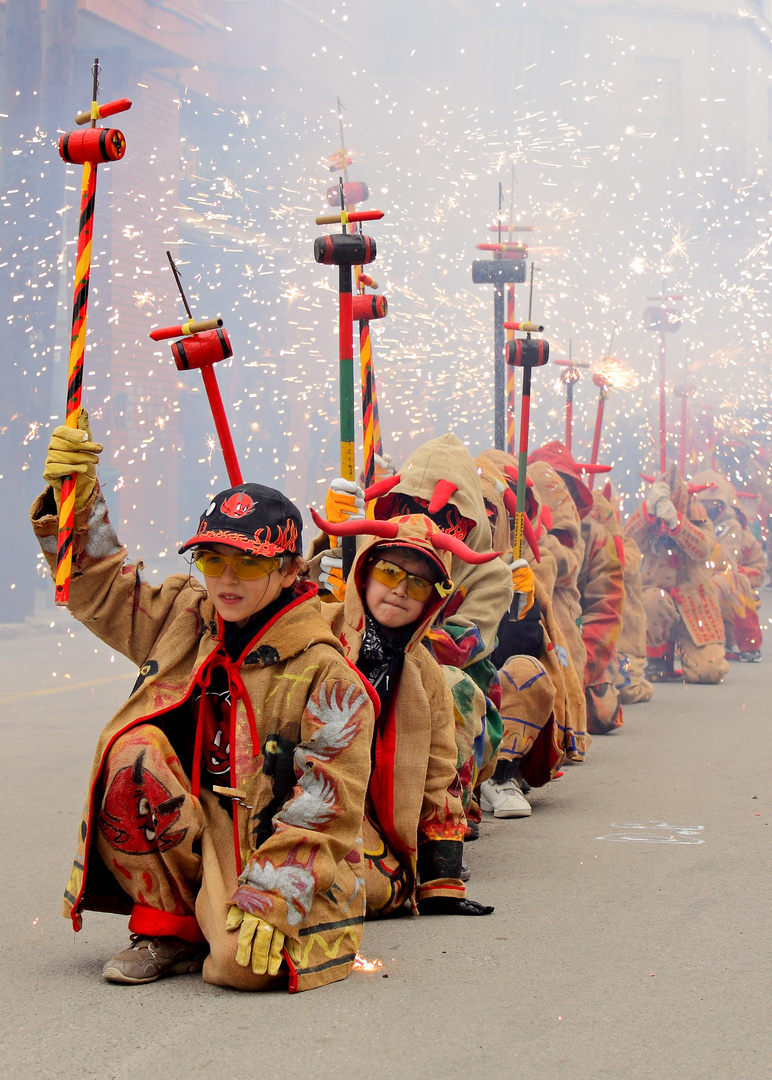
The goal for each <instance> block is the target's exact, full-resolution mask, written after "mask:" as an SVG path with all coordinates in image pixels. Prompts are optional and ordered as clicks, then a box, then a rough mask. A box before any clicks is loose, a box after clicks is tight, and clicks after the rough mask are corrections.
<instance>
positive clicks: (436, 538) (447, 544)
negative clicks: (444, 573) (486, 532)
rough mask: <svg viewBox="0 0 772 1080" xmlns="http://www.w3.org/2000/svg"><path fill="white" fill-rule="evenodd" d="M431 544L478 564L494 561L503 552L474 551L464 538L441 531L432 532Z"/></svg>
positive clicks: (464, 560) (468, 561)
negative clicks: (460, 538)
mask: <svg viewBox="0 0 772 1080" xmlns="http://www.w3.org/2000/svg"><path fill="white" fill-rule="evenodd" d="M431 544H432V547H434V548H438V549H439V550H440V551H449V552H450V553H451V555H455V556H457V558H459V559H461V560H463V562H467V563H474V564H475V565H476V566H479V565H480V564H482V563H487V562H492V561H493V560H494V559H498V557H499V555H500V554H501V552H500V551H485V552H481V551H474V550H473V549H472V548H470V547H469V545H468V544H465V543H464V541H463V540H459V538H458V537H457V536H451V535H450V534H449V533H444V532H439V531H438V532H433V533H432V535H431Z"/></svg>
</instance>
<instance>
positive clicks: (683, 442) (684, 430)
mask: <svg viewBox="0 0 772 1080" xmlns="http://www.w3.org/2000/svg"><path fill="white" fill-rule="evenodd" d="M674 392H675V395H676V397H680V399H681V430H680V435H681V439H680V442H679V445H678V471H679V472H680V474H681V477H682V479H684V480H685V479H686V451H687V449H688V442H689V439H688V423H689V398H690V397H691V395H692V394H693V393H694V387H693V386H690V385H682V386H676V387H675V391H674Z"/></svg>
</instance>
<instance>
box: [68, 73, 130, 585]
mask: <svg viewBox="0 0 772 1080" xmlns="http://www.w3.org/2000/svg"><path fill="white" fill-rule="evenodd" d="M98 78H99V61H98V60H95V61H94V85H93V94H92V101H91V110H90V112H86V113H80V114H79V115H78V116H77V117H76V118H75V119H76V122H77V123H87V122H88V121H89V120H90V121H91V127H90V128H87V129H86V130H85V131H73V132H70V133H68V134H66V135H63V136H62V138H61V139H60V141H59V153H60V155H61V157H62V159H63V160H64V161H66V162H68V163H69V164H75V165H82V166H83V179H82V182H81V191H80V219H79V222H78V247H77V255H76V259H75V295H74V298H73V303H72V332H71V334H70V361H69V367H68V373H67V415H66V418H65V424H66V426H67V427H71V428H76V427H77V426H78V412H79V411H80V399H81V389H82V386H83V353H84V351H85V347H86V316H87V314H88V287H89V280H90V276H91V238H92V235H93V232H94V204H95V201H96V178H97V165H99V164H100V163H101V162H103V161H119V160H120V159H121V158H122V157H123V155H124V154H125V153H126V140H125V139H124V137H123V135H122V133H121V132H120V131H117V130H116V129H115V128H97V126H96V122H97V120H99V119H100V118H101V117H102V116H111V115H113V114H114V113H116V112H123V111H124V110H125V109H129V108H131V102H130V101H129V100H128V98H121V99H120V100H119V101H113V102H109V103H108V104H107V105H103V106H102V107H101V109H100V106H99V105H98V104H97V90H98ZM75 480H76V477H75V476H74V475H71V476H65V477H64V479H63V480H62V494H61V500H60V504H59V535H58V539H57V550H56V577H55V583H56V603H57V604H66V603H67V602H68V601H69V599H70V575H71V573H72V533H73V528H74V523H75Z"/></svg>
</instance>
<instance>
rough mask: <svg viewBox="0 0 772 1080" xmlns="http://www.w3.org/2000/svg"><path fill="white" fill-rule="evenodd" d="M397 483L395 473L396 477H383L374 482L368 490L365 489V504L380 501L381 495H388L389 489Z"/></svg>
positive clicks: (397, 479) (397, 478)
mask: <svg viewBox="0 0 772 1080" xmlns="http://www.w3.org/2000/svg"><path fill="white" fill-rule="evenodd" d="M399 481H400V475H399V473H397V475H396V476H385V477H384V478H383V480H376V482H375V483H374V484H371V485H370V487H369V488H365V492H364V496H365V502H372V500H373V499H380V497H381V495H388V493H389V492H390V491H391V489H392V488H394V487H396V486H397V484H398V483H399Z"/></svg>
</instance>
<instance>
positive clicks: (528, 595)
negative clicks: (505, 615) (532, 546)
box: [512, 559, 534, 619]
mask: <svg viewBox="0 0 772 1080" xmlns="http://www.w3.org/2000/svg"><path fill="white" fill-rule="evenodd" d="M512 585H513V587H514V590H515V600H516V601H517V617H518V619H522V618H524V617H525V616H526V615H527V614H528V612H529V611H530V610H531V608H532V607H533V599H534V583H533V570H532V569H531V568H530V566H529V565H528V563H527V562H526V561H525V559H516V560H515V561H514V562H513V563H512Z"/></svg>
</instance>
